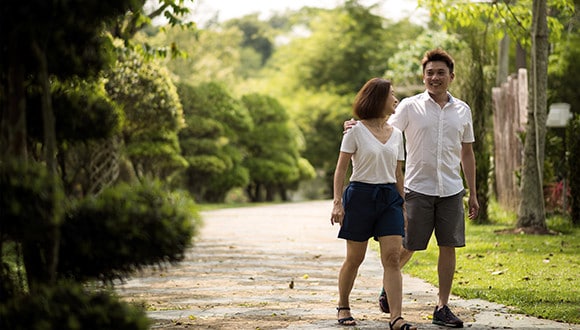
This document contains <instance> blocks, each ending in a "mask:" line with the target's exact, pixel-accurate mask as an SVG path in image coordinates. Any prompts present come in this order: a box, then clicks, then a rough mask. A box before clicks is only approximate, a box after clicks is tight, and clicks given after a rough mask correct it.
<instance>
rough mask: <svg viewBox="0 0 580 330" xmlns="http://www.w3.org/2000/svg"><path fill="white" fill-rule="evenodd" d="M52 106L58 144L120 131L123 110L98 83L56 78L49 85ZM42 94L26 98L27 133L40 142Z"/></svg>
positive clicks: (111, 134) (103, 136) (105, 136)
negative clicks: (50, 87)
mask: <svg viewBox="0 0 580 330" xmlns="http://www.w3.org/2000/svg"><path fill="white" fill-rule="evenodd" d="M51 95H52V105H53V111H54V115H55V117H56V118H58V120H57V121H56V123H55V125H56V126H55V131H56V139H57V142H58V143H59V144H64V143H75V142H83V141H87V140H91V139H104V138H109V137H111V136H113V135H114V134H117V133H120V129H121V125H122V122H123V112H122V111H121V109H119V107H118V106H117V104H115V103H114V102H112V100H111V99H110V98H109V96H108V95H107V94H106V92H105V90H104V86H103V84H102V81H101V82H88V81H84V80H80V79H78V78H73V79H70V80H67V81H66V82H59V81H55V82H54V84H53V86H52V91H51ZM40 97H41V95H31V96H30V97H29V98H28V100H27V102H26V103H27V115H26V117H27V118H28V121H27V125H28V134H29V137H31V138H34V139H36V140H37V141H39V142H40V141H43V128H42V114H41V113H40V111H41V104H40V101H41V100H40Z"/></svg>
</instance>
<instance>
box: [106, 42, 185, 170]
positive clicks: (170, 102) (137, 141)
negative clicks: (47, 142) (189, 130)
mask: <svg viewBox="0 0 580 330" xmlns="http://www.w3.org/2000/svg"><path fill="white" fill-rule="evenodd" d="M105 87H106V90H107V91H108V93H109V95H110V96H111V98H112V99H113V100H114V101H115V102H117V103H118V104H120V105H121V106H122V107H123V110H124V113H125V118H126V121H125V124H124V125H123V132H122V136H123V141H124V144H125V147H126V153H127V156H128V157H129V159H130V161H131V164H132V166H133V169H134V173H135V174H136V175H137V177H139V178H143V177H144V176H148V177H150V178H154V177H156V178H160V179H167V178H170V177H171V176H172V175H173V174H175V172H176V171H178V170H181V169H184V168H185V167H186V166H187V162H186V161H185V159H183V158H182V157H181V150H180V146H179V141H178V138H177V134H178V132H179V130H180V129H182V128H183V126H184V118H183V109H182V105H181V103H180V101H179V96H178V95H177V90H176V88H175V85H174V84H173V82H172V81H171V79H170V78H169V74H168V73H167V71H166V70H165V69H164V68H162V67H160V66H159V65H158V64H156V63H155V62H154V61H146V60H144V59H143V58H142V57H141V56H140V55H139V54H138V53H136V52H130V53H128V54H125V55H122V56H120V57H119V60H118V61H117V64H116V65H115V67H114V68H113V69H112V70H111V71H109V72H107V83H106V85H105Z"/></svg>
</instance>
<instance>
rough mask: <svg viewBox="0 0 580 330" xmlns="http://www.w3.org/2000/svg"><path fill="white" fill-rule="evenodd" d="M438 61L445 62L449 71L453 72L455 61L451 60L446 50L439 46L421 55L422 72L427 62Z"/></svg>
mask: <svg viewBox="0 0 580 330" xmlns="http://www.w3.org/2000/svg"><path fill="white" fill-rule="evenodd" d="M439 61H440V62H445V64H447V67H448V68H449V73H453V69H454V67H455V62H454V61H453V58H452V57H451V55H449V54H447V52H446V51H444V50H443V49H441V48H437V49H433V50H430V51H428V52H426V53H425V56H423V59H422V60H421V65H423V72H425V67H426V66H427V63H429V62H439Z"/></svg>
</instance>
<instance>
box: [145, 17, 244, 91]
mask: <svg viewBox="0 0 580 330" xmlns="http://www.w3.org/2000/svg"><path fill="white" fill-rule="evenodd" d="M137 40H140V41H142V42H147V43H151V44H152V45H153V46H157V47H161V46H162V45H166V44H179V45H180V47H181V49H182V51H183V52H184V53H185V54H187V55H186V56H181V57H177V58H172V59H171V60H167V61H166V63H165V64H166V67H167V68H168V70H169V71H171V73H172V74H173V75H174V76H175V77H178V78H179V81H180V82H184V83H189V84H191V85H197V84H200V83H207V82H220V83H225V84H229V85H232V84H233V83H235V82H237V81H239V77H238V76H237V73H241V72H243V71H244V69H243V68H242V67H241V63H242V62H241V61H242V54H241V52H242V50H241V49H240V48H239V47H236V46H235V45H239V44H240V43H241V42H242V40H243V34H242V32H241V31H240V30H239V29H237V28H234V27H231V28H227V29H226V28H224V29H219V30H209V29H208V30H196V31H191V30H184V29H181V28H166V29H163V30H161V31H159V32H157V33H156V34H155V35H154V36H153V37H148V36H145V35H143V34H138V35H137ZM249 59H250V57H247V58H245V60H249Z"/></svg>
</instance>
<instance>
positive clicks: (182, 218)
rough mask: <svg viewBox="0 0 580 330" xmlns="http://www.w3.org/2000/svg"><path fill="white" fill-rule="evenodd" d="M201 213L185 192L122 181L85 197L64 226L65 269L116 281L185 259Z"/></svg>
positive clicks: (62, 260) (61, 269) (77, 274)
mask: <svg viewBox="0 0 580 330" xmlns="http://www.w3.org/2000/svg"><path fill="white" fill-rule="evenodd" d="M196 220H199V215H198V214H197V210H196V207H195V205H194V204H193V201H192V200H190V199H189V198H188V197H187V196H186V195H185V194H183V193H169V192H167V191H165V190H164V189H163V188H162V187H161V186H160V185H159V184H157V183H145V184H143V185H139V186H131V185H128V184H121V185H119V186H116V187H112V188H108V189H106V190H105V191H103V192H102V193H101V194H100V195H98V196H96V197H89V198H86V199H84V200H82V201H81V202H80V203H79V204H78V205H76V206H75V207H73V208H72V209H71V210H70V211H69V212H68V214H67V217H66V219H65V221H64V223H63V225H62V231H61V232H62V234H61V235H62V238H61V245H60V256H59V260H60V262H59V273H60V274H62V275H63V276H71V277H73V278H75V279H76V280H79V281H86V280H91V279H100V280H103V281H110V280H114V279H116V278H123V277H127V276H129V275H130V274H131V273H132V272H134V271H135V270H139V269H141V268H142V267H143V266H146V265H155V264H163V263H173V262H177V261H180V260H182V259H183V257H184V253H185V250H186V249H187V248H188V247H189V246H190V245H191V239H192V236H193V235H194V232H195V230H196V229H197V227H196V226H197V223H196Z"/></svg>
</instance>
